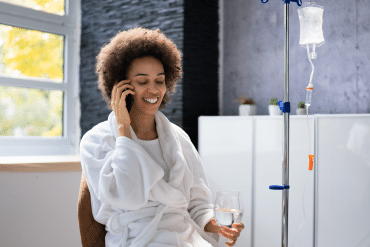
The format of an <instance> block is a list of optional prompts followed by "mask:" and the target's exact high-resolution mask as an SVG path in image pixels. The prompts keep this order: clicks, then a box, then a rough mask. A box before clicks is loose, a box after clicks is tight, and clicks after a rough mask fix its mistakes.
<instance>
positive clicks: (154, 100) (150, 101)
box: [144, 97, 158, 104]
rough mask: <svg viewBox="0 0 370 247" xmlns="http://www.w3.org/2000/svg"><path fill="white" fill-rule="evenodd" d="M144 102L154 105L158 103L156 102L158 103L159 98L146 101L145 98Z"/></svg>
mask: <svg viewBox="0 0 370 247" xmlns="http://www.w3.org/2000/svg"><path fill="white" fill-rule="evenodd" d="M144 100H145V101H148V102H149V103H152V104H154V103H156V102H157V101H158V97H157V98H155V99H145V98H144Z"/></svg>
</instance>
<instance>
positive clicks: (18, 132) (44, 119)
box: [0, 86, 63, 137]
mask: <svg viewBox="0 0 370 247" xmlns="http://www.w3.org/2000/svg"><path fill="white" fill-rule="evenodd" d="M0 119H1V121H0V136H15V137H22V136H63V91H59V90H40V89H29V88H20V87H6V86H0Z"/></svg>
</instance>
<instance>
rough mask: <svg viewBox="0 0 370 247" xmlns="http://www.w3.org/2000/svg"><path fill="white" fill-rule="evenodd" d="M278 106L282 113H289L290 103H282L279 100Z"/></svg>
mask: <svg viewBox="0 0 370 247" xmlns="http://www.w3.org/2000/svg"><path fill="white" fill-rule="evenodd" d="M278 105H279V107H280V110H281V111H282V112H283V113H286V112H287V113H290V102H283V101H281V100H279V101H278Z"/></svg>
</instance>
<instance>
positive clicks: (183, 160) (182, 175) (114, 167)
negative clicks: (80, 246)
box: [80, 111, 219, 247]
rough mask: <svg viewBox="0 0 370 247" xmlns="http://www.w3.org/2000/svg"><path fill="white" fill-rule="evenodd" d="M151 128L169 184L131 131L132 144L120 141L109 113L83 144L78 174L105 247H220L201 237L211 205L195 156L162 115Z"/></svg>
mask: <svg viewBox="0 0 370 247" xmlns="http://www.w3.org/2000/svg"><path fill="white" fill-rule="evenodd" d="M155 122H156V129H157V133H158V138H159V143H160V146H161V149H162V154H163V159H164V160H165V162H166V164H167V165H168V166H169V169H170V178H169V181H168V183H167V182H165V181H164V180H163V175H164V171H163V169H162V168H161V167H160V166H159V165H158V164H157V163H156V162H155V161H154V160H153V159H152V158H151V156H150V155H149V154H148V153H147V152H146V151H145V150H144V149H143V147H142V146H141V145H140V144H139V143H138V139H137V137H136V135H135V132H134V131H133V129H132V128H131V135H132V140H131V139H129V138H127V137H118V129H117V124H116V118H115V115H114V112H113V111H112V112H111V113H110V115H109V117H108V121H105V122H102V123H100V124H98V125H96V126H95V127H93V128H92V129H91V130H90V131H88V132H87V133H86V134H85V135H84V136H83V138H82V140H81V145H80V147H81V149H80V155H81V166H82V171H83V173H84V175H85V177H86V180H87V184H88V187H89V190H90V195H91V205H92V213H93V216H94V218H95V220H96V221H98V222H100V223H101V224H104V225H105V226H106V230H107V234H106V237H105V243H106V246H108V247H113V246H114V247H118V246H119V247H121V246H122V247H123V246H131V247H144V246H149V247H165V246H166V247H170V246H172V247H175V246H176V247H185V246H186V247H196V246H200V247H212V246H219V245H218V239H219V235H218V234H217V233H206V232H205V231H204V226H205V225H206V224H207V223H208V222H209V221H210V220H211V218H212V217H213V210H212V209H213V205H212V204H211V203H212V195H211V193H210V190H209V188H208V182H207V178H206V176H205V173H204V169H203V166H202V163H201V160H200V157H199V155H198V152H197V150H196V149H195V147H194V145H193V144H192V143H191V140H190V138H189V136H188V135H187V134H186V133H185V132H184V131H183V130H182V129H181V128H180V127H178V126H177V125H175V124H173V123H171V122H170V121H169V120H168V119H167V118H166V116H165V115H163V113H162V112H160V111H157V112H156V113H155Z"/></svg>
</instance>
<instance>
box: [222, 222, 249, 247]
mask: <svg viewBox="0 0 370 247" xmlns="http://www.w3.org/2000/svg"><path fill="white" fill-rule="evenodd" d="M232 227H233V228H228V227H224V226H222V227H221V229H220V232H219V233H218V234H219V235H221V236H223V237H225V238H227V239H230V240H231V242H230V243H225V244H226V245H228V246H233V245H234V244H235V242H236V240H237V239H238V237H239V236H240V232H241V231H242V230H243V229H244V225H243V223H239V224H236V223H234V224H233V225H232Z"/></svg>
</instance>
